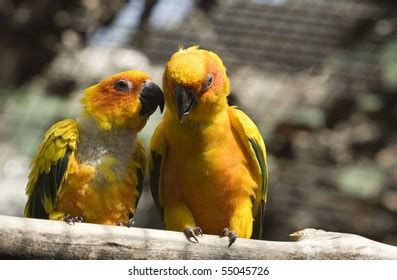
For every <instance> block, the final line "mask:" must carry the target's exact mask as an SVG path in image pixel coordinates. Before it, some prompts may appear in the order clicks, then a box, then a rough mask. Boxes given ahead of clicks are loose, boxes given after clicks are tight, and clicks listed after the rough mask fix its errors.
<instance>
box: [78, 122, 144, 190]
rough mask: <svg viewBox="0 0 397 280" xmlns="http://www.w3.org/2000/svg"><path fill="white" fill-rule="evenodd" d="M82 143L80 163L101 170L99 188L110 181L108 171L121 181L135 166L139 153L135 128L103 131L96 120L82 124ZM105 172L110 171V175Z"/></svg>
mask: <svg viewBox="0 0 397 280" xmlns="http://www.w3.org/2000/svg"><path fill="white" fill-rule="evenodd" d="M79 125H80V130H79V132H80V139H79V144H78V147H77V149H76V157H77V159H78V160H79V161H80V162H81V163H83V164H88V165H91V166H93V167H95V169H96V170H97V174H96V176H95V182H96V183H97V185H101V184H102V183H105V181H108V180H109V178H108V177H109V176H108V171H109V168H110V169H111V172H112V173H113V174H114V175H115V176H116V180H121V178H122V177H123V175H125V172H126V170H127V167H128V166H129V165H131V162H132V160H133V155H134V152H135V145H136V138H137V133H136V131H134V130H133V129H132V128H116V129H112V130H110V131H105V130H101V129H99V128H98V126H97V125H96V123H95V122H94V121H93V120H92V119H83V120H81V121H80V122H79ZM104 170H107V172H106V174H105V172H104Z"/></svg>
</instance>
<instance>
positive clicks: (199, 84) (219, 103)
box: [163, 46, 230, 122]
mask: <svg viewBox="0 0 397 280" xmlns="http://www.w3.org/2000/svg"><path fill="white" fill-rule="evenodd" d="M163 90H164V95H165V102H166V105H167V108H168V109H169V110H170V112H171V114H173V115H176V116H177V117H178V120H179V121H180V122H182V121H183V120H184V119H190V120H194V121H200V120H205V119H207V118H211V116H213V115H214V114H216V113H217V112H219V111H220V110H222V109H224V108H225V107H226V106H227V100H226V97H227V95H229V93H230V82H229V79H228V77H227V75H226V68H225V66H224V65H223V62H222V60H221V59H220V58H219V56H217V55H216V54H215V53H213V52H210V51H207V50H203V49H199V48H198V47H197V46H194V47H190V48H187V49H181V50H179V51H178V52H176V53H175V54H174V55H172V57H171V58H170V60H169V61H168V63H167V66H166V69H165V71H164V75H163Z"/></svg>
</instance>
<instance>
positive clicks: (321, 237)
mask: <svg viewBox="0 0 397 280" xmlns="http://www.w3.org/2000/svg"><path fill="white" fill-rule="evenodd" d="M0 227H1V228H0V257H1V258H14V259H15V258H23V259H397V247H394V246H390V245H386V244H382V243H379V242H376V241H372V240H369V239H367V238H364V237H361V236H358V235H353V234H345V233H335V232H325V231H322V230H314V229H306V230H303V231H300V232H297V233H294V234H292V235H291V238H292V239H293V240H294V242H275V241H258V240H247V239H242V238H240V239H238V240H237V241H236V243H235V244H233V246H232V247H230V248H228V247H227V244H228V240H227V239H226V238H223V239H221V238H219V237H217V236H213V235H204V237H203V238H200V239H199V241H200V243H198V244H196V243H191V242H189V241H187V240H186V238H185V236H184V235H183V234H182V233H180V232H172V231H163V230H153V229H143V228H124V227H116V226H102V225H95V224H85V223H82V224H76V225H74V226H73V225H68V224H66V223H64V222H56V221H48V220H38V219H26V218H18V217H10V216H0Z"/></svg>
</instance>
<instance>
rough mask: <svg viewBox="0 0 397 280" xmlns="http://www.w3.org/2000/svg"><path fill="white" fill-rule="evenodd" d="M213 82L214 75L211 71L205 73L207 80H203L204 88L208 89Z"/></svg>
mask: <svg viewBox="0 0 397 280" xmlns="http://www.w3.org/2000/svg"><path fill="white" fill-rule="evenodd" d="M213 83H214V76H213V75H212V74H211V73H209V74H207V81H206V82H205V85H204V88H205V89H206V90H207V89H209V88H210V87H211V86H212V84H213Z"/></svg>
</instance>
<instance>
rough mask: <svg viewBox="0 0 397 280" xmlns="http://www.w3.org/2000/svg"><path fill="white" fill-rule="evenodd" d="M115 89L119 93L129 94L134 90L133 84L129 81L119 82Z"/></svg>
mask: <svg viewBox="0 0 397 280" xmlns="http://www.w3.org/2000/svg"><path fill="white" fill-rule="evenodd" d="M113 87H114V88H115V89H116V90H118V91H123V92H127V91H130V90H131V89H132V83H131V82H130V81H128V80H118V81H117V82H115V83H114V85H113Z"/></svg>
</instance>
